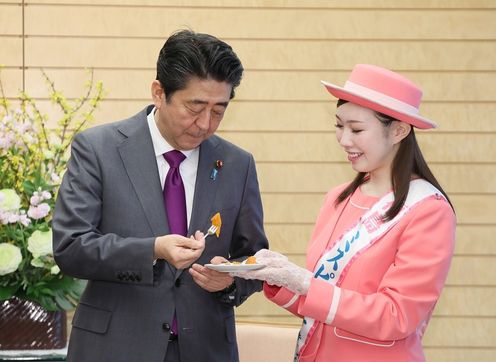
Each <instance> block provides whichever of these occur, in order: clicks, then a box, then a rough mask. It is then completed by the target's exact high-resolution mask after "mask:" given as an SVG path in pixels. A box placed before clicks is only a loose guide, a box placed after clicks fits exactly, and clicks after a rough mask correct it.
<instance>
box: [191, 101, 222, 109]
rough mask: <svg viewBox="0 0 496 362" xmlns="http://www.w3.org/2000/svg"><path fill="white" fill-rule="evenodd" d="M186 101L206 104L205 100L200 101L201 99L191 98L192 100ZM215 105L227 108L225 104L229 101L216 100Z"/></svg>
mask: <svg viewBox="0 0 496 362" xmlns="http://www.w3.org/2000/svg"><path fill="white" fill-rule="evenodd" d="M186 103H188V104H205V105H206V104H208V102H207V101H202V100H201V99H192V100H189V101H187V102H186ZM215 105H216V106H222V107H224V108H227V106H228V105H229V102H217V103H215Z"/></svg>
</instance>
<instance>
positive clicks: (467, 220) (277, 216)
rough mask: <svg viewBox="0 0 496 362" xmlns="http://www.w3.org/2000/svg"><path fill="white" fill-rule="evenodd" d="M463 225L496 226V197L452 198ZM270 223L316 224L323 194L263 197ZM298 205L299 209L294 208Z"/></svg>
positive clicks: (459, 220)
mask: <svg viewBox="0 0 496 362" xmlns="http://www.w3.org/2000/svg"><path fill="white" fill-rule="evenodd" d="M450 199H451V202H452V203H453V204H454V207H455V209H456V212H457V220H458V223H460V224H475V225H481V224H486V225H494V224H496V222H495V218H496V195H475V194H473V195H459V194H455V195H452V196H450ZM262 201H263V203H264V206H265V209H266V210H265V220H266V222H269V223H313V222H315V219H316V217H317V214H318V211H319V209H320V207H321V205H322V202H323V197H322V195H320V194H317V195H316V194H268V193H265V194H262ZM292 205H298V207H291V206H292Z"/></svg>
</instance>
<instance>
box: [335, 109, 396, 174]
mask: <svg viewBox="0 0 496 362" xmlns="http://www.w3.org/2000/svg"><path fill="white" fill-rule="evenodd" d="M394 123H396V122H393V123H392V124H390V125H387V126H386V125H384V124H383V123H382V122H381V121H379V119H378V118H377V116H376V113H375V111H373V110H371V109H369V108H365V107H362V106H359V105H357V104H354V103H351V102H347V103H344V104H342V105H340V106H339V107H338V108H337V111H336V138H337V140H338V142H339V144H340V145H341V147H343V149H344V151H345V152H346V153H347V154H348V161H350V162H351V167H352V168H353V169H354V170H355V171H357V172H366V173H370V174H371V175H372V174H375V173H380V174H384V173H387V174H390V173H391V165H392V162H393V160H394V156H395V155H396V152H397V151H398V146H399V142H398V141H397V140H396V139H395V137H393V136H392V133H393V129H394V128H395V127H393V125H394Z"/></svg>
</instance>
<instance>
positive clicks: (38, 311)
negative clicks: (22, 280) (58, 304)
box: [0, 297, 67, 350]
mask: <svg viewBox="0 0 496 362" xmlns="http://www.w3.org/2000/svg"><path fill="white" fill-rule="evenodd" d="M66 321H67V317H66V312H65V311H55V312H49V311H47V310H45V309H44V308H43V307H42V306H40V305H39V304H37V303H35V302H32V301H29V300H24V299H20V298H17V297H13V298H10V299H8V300H4V301H0V350H34V349H61V348H65V347H66V343H67V322H66Z"/></svg>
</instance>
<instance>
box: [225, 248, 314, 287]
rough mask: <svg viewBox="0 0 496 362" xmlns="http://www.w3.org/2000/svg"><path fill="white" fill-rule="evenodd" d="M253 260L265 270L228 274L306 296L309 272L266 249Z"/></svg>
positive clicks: (259, 252)
mask: <svg viewBox="0 0 496 362" xmlns="http://www.w3.org/2000/svg"><path fill="white" fill-rule="evenodd" d="M255 258H256V259H257V264H262V265H265V268H262V269H258V270H248V271H240V272H234V273H230V274H231V275H232V276H234V277H239V278H243V279H258V280H263V281H265V282H267V283H268V284H270V285H277V286H279V287H284V288H287V289H289V290H291V291H292V292H294V293H296V294H300V295H306V294H307V292H308V288H309V287H310V280H311V279H312V273H311V272H310V271H308V270H307V269H304V268H301V267H299V266H298V265H296V264H294V263H292V262H290V261H289V260H288V258H287V257H286V256H284V255H282V254H279V253H277V252H274V251H270V250H267V249H262V250H259V251H258V252H257V253H256V254H255Z"/></svg>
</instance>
